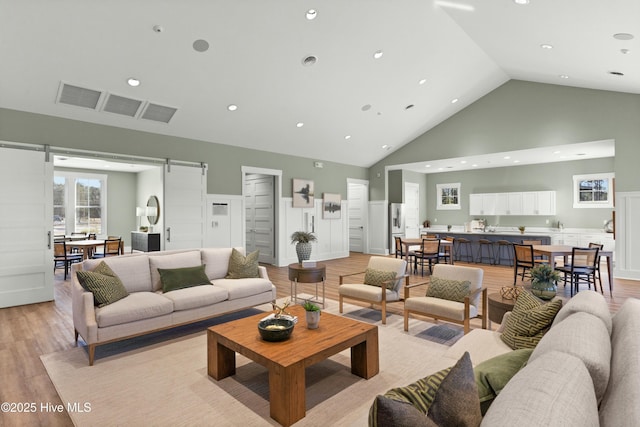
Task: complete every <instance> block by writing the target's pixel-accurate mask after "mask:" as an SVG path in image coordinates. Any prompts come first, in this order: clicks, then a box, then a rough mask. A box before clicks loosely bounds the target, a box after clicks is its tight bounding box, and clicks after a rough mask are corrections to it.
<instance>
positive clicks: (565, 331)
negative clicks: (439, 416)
mask: <svg viewBox="0 0 640 427" xmlns="http://www.w3.org/2000/svg"><path fill="white" fill-rule="evenodd" d="M503 324H504V322H503ZM465 351H468V352H469V353H470V355H471V360H472V363H473V365H474V366H476V365H478V364H479V363H481V362H482V361H484V360H487V359H490V358H492V357H494V356H497V355H500V354H504V353H507V352H510V351H512V350H511V349H510V348H509V347H508V346H507V345H506V344H505V343H504V342H503V341H502V340H501V339H500V332H499V331H490V330H483V329H475V330H473V331H471V332H470V333H469V334H467V335H465V336H464V337H463V338H462V339H461V340H460V341H458V342H457V343H456V344H454V345H453V346H452V347H451V348H450V349H449V350H448V351H447V353H446V357H448V358H450V359H451V361H452V364H453V363H455V361H457V360H458V359H459V358H460V357H462V355H463V354H464V352H465ZM639 420H640V300H638V299H634V298H629V299H627V300H626V301H625V302H624V304H623V305H622V306H621V307H620V309H619V310H618V312H617V313H616V314H615V315H613V316H611V315H610V313H609V309H608V305H607V303H606V302H605V300H604V298H603V297H602V295H600V294H598V293H596V292H593V291H581V292H579V293H578V294H577V295H576V296H574V297H573V298H572V299H570V300H569V302H568V303H567V304H565V306H564V307H563V308H562V309H561V310H560V311H559V312H558V314H557V316H556V318H555V319H554V322H553V325H552V327H551V329H550V330H549V332H547V334H546V335H545V336H544V337H543V338H542V340H541V341H540V343H539V344H538V345H537V346H536V348H535V349H534V351H533V352H532V353H531V357H530V358H529V361H528V362H527V365H526V366H525V367H524V368H523V369H521V370H520V371H518V373H517V374H516V375H515V376H514V377H512V378H511V380H509V382H508V383H507V384H506V386H505V388H504V389H503V390H502V391H501V392H500V393H499V394H498V396H497V397H496V399H495V400H494V401H493V403H492V404H491V406H490V407H489V410H488V411H487V413H486V414H485V416H484V418H483V420H482V426H505V427H506V426H509V427H511V426H514V425H518V426H545V427H546V426H550V425H562V426H580V427H584V426H599V425H600V426H623V425H636V424H637V423H638V422H639Z"/></svg>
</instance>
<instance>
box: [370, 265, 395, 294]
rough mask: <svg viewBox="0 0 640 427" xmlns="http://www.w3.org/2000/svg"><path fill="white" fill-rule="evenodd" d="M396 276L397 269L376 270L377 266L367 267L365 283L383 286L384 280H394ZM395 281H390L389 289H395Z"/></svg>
mask: <svg viewBox="0 0 640 427" xmlns="http://www.w3.org/2000/svg"><path fill="white" fill-rule="evenodd" d="M395 278H396V272H395V271H385V270H376V269H375V268H367V269H366V270H365V273H364V284H365V285H371V286H378V287H382V286H383V285H384V282H386V281H388V280H393V279H395ZM395 284H396V283H395V281H390V282H388V283H387V284H386V285H387V289H388V290H393V288H394V287H395Z"/></svg>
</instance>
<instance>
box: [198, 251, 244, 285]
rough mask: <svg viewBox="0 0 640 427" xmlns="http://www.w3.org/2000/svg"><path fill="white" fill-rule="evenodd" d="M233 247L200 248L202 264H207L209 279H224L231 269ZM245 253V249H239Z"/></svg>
mask: <svg viewBox="0 0 640 427" xmlns="http://www.w3.org/2000/svg"><path fill="white" fill-rule="evenodd" d="M231 250H232V248H203V249H200V256H201V257H202V264H204V265H206V266H207V267H206V268H205V270H204V271H205V272H206V273H207V277H208V278H209V280H213V279H222V278H224V277H225V276H226V275H227V272H228V271H229V258H231ZM237 250H238V251H240V253H242V254H244V252H243V249H242V248H239V249H237Z"/></svg>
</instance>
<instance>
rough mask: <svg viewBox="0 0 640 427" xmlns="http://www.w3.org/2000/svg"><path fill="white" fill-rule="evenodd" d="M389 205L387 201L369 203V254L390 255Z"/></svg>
mask: <svg viewBox="0 0 640 427" xmlns="http://www.w3.org/2000/svg"><path fill="white" fill-rule="evenodd" d="M387 206H389V203H387V201H386V200H377V201H373V202H369V253H372V254H376V255H388V254H389V249H388V248H389V244H388V242H387V240H388V236H389V231H388V229H389V218H388V216H389V209H388V208H387Z"/></svg>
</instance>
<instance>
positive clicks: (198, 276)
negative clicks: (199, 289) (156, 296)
mask: <svg viewBox="0 0 640 427" xmlns="http://www.w3.org/2000/svg"><path fill="white" fill-rule="evenodd" d="M204 269H205V266H204V265H198V266H196V267H182V268H159V269H158V273H159V274H160V283H162V292H165V293H166V292H171V291H175V290H177V289H182V288H190V287H193V286H202V285H211V282H210V281H209V278H208V277H207V275H206V274H205V272H204Z"/></svg>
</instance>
